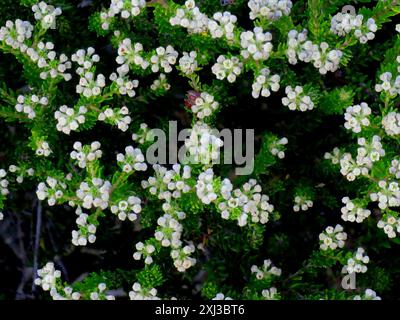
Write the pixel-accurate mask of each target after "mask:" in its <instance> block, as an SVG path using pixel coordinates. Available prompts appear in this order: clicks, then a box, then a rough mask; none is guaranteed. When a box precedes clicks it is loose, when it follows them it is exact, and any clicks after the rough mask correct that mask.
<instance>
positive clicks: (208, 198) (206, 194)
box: [196, 168, 217, 204]
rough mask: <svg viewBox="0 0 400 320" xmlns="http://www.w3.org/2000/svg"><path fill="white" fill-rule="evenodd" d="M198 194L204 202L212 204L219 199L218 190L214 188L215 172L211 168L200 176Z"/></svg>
mask: <svg viewBox="0 0 400 320" xmlns="http://www.w3.org/2000/svg"><path fill="white" fill-rule="evenodd" d="M196 194H197V196H198V198H199V199H200V201H201V202H203V203H204V204H210V203H211V202H213V201H215V200H216V199H217V194H216V190H215V189H214V172H213V170H212V169H211V168H210V169H207V170H206V171H205V172H202V173H200V175H199V176H198V178H197V183H196Z"/></svg>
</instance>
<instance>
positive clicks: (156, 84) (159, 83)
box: [150, 73, 171, 91]
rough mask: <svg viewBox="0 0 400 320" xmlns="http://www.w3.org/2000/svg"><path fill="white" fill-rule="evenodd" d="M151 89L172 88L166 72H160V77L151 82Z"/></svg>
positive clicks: (166, 89)
mask: <svg viewBox="0 0 400 320" xmlns="http://www.w3.org/2000/svg"><path fill="white" fill-rule="evenodd" d="M150 89H151V90H153V91H156V90H159V89H161V90H165V91H168V90H169V89H171V85H170V84H169V83H168V80H167V77H166V75H165V74H164V73H160V75H159V76H158V78H157V79H155V80H154V81H153V83H152V84H151V86H150Z"/></svg>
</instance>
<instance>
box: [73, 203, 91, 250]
mask: <svg viewBox="0 0 400 320" xmlns="http://www.w3.org/2000/svg"><path fill="white" fill-rule="evenodd" d="M76 213H77V215H78V218H77V219H76V224H77V226H78V228H79V229H78V230H73V231H72V244H73V245H74V246H86V245H87V244H88V243H94V242H95V241H96V235H95V234H96V231H97V228H96V226H95V225H94V224H91V223H89V221H88V218H89V216H88V215H87V214H86V213H83V212H82V210H81V208H80V207H78V209H77V210H76Z"/></svg>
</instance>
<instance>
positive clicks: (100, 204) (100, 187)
mask: <svg viewBox="0 0 400 320" xmlns="http://www.w3.org/2000/svg"><path fill="white" fill-rule="evenodd" d="M111 187H112V186H111V183H110V182H109V181H104V180H103V179H100V178H92V179H90V180H88V181H87V182H82V183H81V184H80V185H79V189H78V190H76V196H77V197H78V198H79V200H80V201H81V204H82V207H84V208H86V209H91V208H92V207H94V208H101V209H102V210H104V209H106V208H107V207H108V202H109V199H110V192H111Z"/></svg>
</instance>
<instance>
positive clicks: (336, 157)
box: [324, 148, 341, 164]
mask: <svg viewBox="0 0 400 320" xmlns="http://www.w3.org/2000/svg"><path fill="white" fill-rule="evenodd" d="M324 158H325V159H327V160H331V162H332V164H338V163H339V162H340V158H341V154H340V150H339V148H334V149H333V150H332V153H330V152H326V153H325V155H324Z"/></svg>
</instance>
